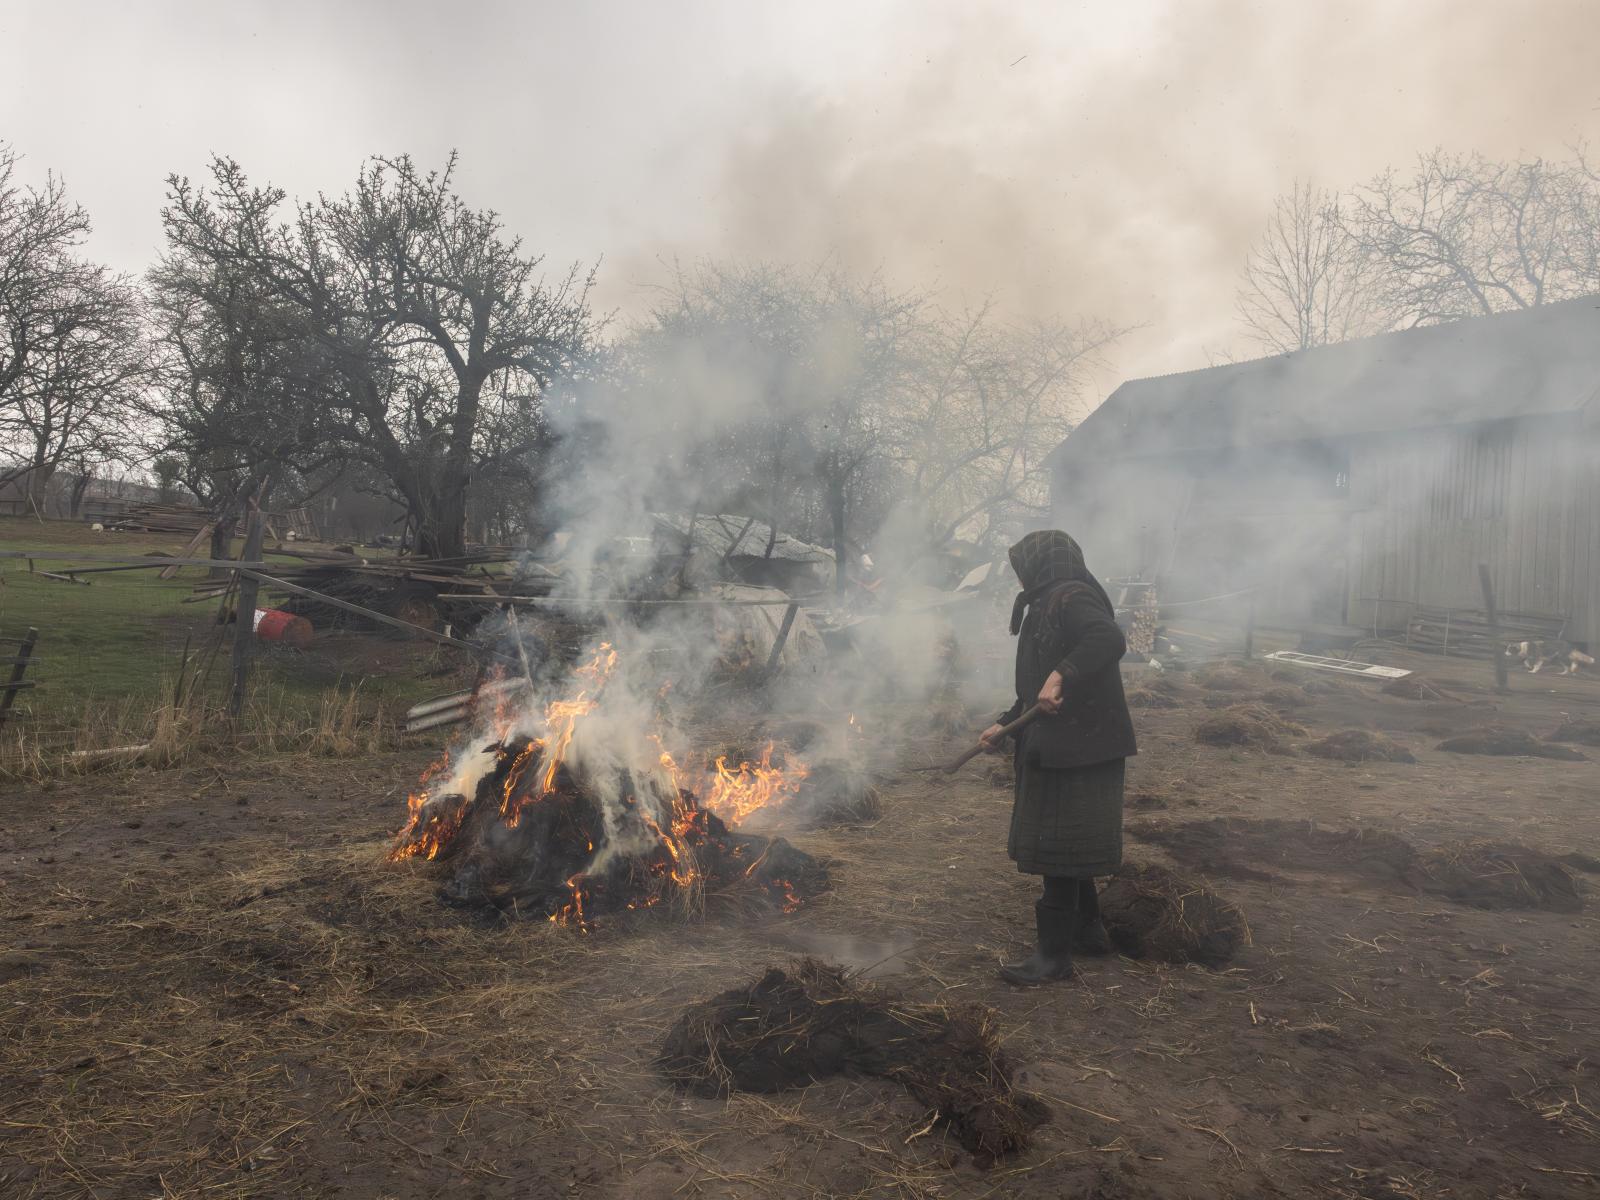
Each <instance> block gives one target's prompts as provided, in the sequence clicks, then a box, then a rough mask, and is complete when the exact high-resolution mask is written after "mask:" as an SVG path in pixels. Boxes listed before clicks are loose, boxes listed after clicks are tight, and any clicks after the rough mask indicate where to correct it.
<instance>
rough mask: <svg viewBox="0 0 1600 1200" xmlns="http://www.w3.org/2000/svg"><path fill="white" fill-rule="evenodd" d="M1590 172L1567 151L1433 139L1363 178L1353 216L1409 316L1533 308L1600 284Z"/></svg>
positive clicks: (1360, 239) (1391, 301)
mask: <svg viewBox="0 0 1600 1200" xmlns="http://www.w3.org/2000/svg"><path fill="white" fill-rule="evenodd" d="M1595 183H1596V181H1595V177H1594V175H1593V174H1592V173H1591V172H1589V171H1587V170H1586V168H1585V165H1584V163H1583V160H1582V157H1581V154H1580V155H1579V156H1578V158H1577V160H1576V161H1574V162H1570V163H1562V162H1547V161H1546V160H1544V159H1537V158H1536V159H1531V160H1528V161H1523V162H1511V163H1505V162H1495V161H1492V160H1490V159H1487V158H1485V157H1483V156H1482V155H1479V154H1473V155H1451V154H1446V153H1445V152H1444V151H1442V150H1434V151H1432V152H1430V153H1428V154H1424V155H1422V156H1420V157H1419V158H1418V160H1417V167H1416V170H1415V172H1414V173H1413V174H1412V175H1411V176H1410V177H1403V176H1401V175H1398V174H1397V173H1395V172H1393V171H1388V172H1385V173H1384V174H1382V175H1380V176H1378V178H1376V179H1375V180H1373V181H1372V183H1370V184H1369V185H1367V186H1366V187H1365V188H1361V189H1358V190H1357V191H1356V192H1355V194H1354V196H1353V198H1352V205H1351V209H1350V212H1349V219H1348V227H1349V229H1350V231H1351V234H1352V236H1353V237H1354V238H1355V240H1356V241H1357V243H1358V244H1359V245H1360V247H1361V249H1362V251H1363V252H1364V253H1365V254H1366V255H1368V256H1370V257H1371V258H1372V259H1373V260H1374V261H1375V262H1376V263H1378V264H1380V265H1381V268H1382V270H1381V273H1380V275H1379V283H1380V295H1381V297H1382V299H1383V302H1384V304H1385V305H1386V306H1387V307H1388V308H1389V309H1390V310H1392V311H1393V312H1395V313H1396V314H1398V315H1399V317H1400V319H1401V320H1402V321H1403V322H1404V323H1405V324H1428V323H1432V322H1436V321H1448V320H1453V319H1456V318H1458V317H1464V316H1475V315H1483V314H1487V313H1495V312H1504V311H1507V310H1509V309H1517V308H1530V307H1533V306H1535V305H1539V304H1548V303H1550V302H1552V301H1555V300H1563V299H1568V298H1570V297H1574V296H1579V295H1585V294H1588V293H1591V292H1594V291H1595V290H1597V289H1600V275H1597V273H1596V267H1597V265H1600V264H1597V261H1596V260H1597V246H1596V240H1595V237H1596V225H1595V206H1596V191H1595Z"/></svg>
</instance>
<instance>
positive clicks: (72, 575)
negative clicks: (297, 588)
mask: <svg viewBox="0 0 1600 1200" xmlns="http://www.w3.org/2000/svg"><path fill="white" fill-rule="evenodd" d="M13 555H14V556H7V557H5V558H0V659H4V660H5V661H6V663H7V664H9V665H7V666H3V667H0V689H4V688H5V686H6V680H7V678H8V672H11V671H15V670H17V669H18V668H17V665H16V664H15V660H16V659H17V658H18V656H19V653H18V651H19V646H20V644H21V642H22V641H23V640H24V639H25V638H27V637H28V632H29V630H36V631H37V634H36V639H35V642H34V645H33V648H32V653H31V655H30V656H29V661H28V662H27V663H26V664H24V665H22V666H21V671H22V679H21V682H22V684H23V686H22V687H21V688H19V689H17V690H16V691H15V692H14V693H13V700H12V704H11V706H10V709H9V711H8V712H7V713H6V714H5V715H4V718H3V725H0V746H3V745H11V746H13V747H15V746H16V745H18V744H21V743H27V744H29V745H32V746H35V747H37V746H45V747H51V748H60V747H70V746H72V745H74V744H75V743H77V742H83V741H105V740H108V739H109V740H117V739H128V738H131V739H134V740H136V741H137V740H143V739H144V738H145V737H147V736H148V735H149V732H150V730H151V728H152V727H153V726H154V724H155V723H156V722H157V721H158V719H159V717H160V715H161V714H162V713H171V712H173V711H178V710H182V711H185V712H188V713H195V714H200V713H204V714H211V715H215V714H225V713H226V712H227V709H228V700H229V696H230V692H231V689H232V685H233V672H232V662H231V660H232V653H233V641H234V635H235V633H236V631H237V630H238V629H239V628H240V625H239V620H240V618H239V614H238V613H237V607H238V593H237V590H236V589H235V588H234V587H233V586H232V579H231V576H232V575H233V573H232V572H228V571H221V572H214V571H212V570H208V569H207V568H204V567H189V568H184V569H181V570H178V571H176V572H168V574H171V577H170V578H162V577H161V576H162V574H163V572H162V571H160V570H159V569H154V568H152V569H139V570H107V569H105V567H106V566H107V565H108V564H106V563H103V562H98V561H96V562H93V563H92V565H90V566H87V567H86V566H85V565H84V559H85V557H88V556H77V557H76V558H69V557H68V556H67V555H64V554H55V555H47V554H44V553H42V552H38V553H34V554H33V557H31V558H30V557H28V552H13ZM137 563H138V559H137V558H130V559H129V560H128V561H127V563H126V564H125V565H130V566H131V565H136V564H137ZM281 599H283V597H280V596H276V595H274V594H273V593H272V592H271V589H266V590H264V591H263V593H262V596H261V598H260V599H259V600H258V602H257V608H258V609H260V610H266V611H274V610H273V609H272V605H273V604H274V603H276V602H278V601H280V600H281ZM245 620H247V621H249V622H250V624H249V625H248V626H245V627H246V628H250V629H252V630H254V629H255V626H256V619H254V618H252V617H249V616H247V617H245ZM361 625H362V623H361V622H359V621H355V620H352V621H340V622H336V623H334V622H330V623H327V624H325V625H324V627H322V628H310V627H307V626H305V625H300V624H296V623H291V622H287V621H284V620H283V619H282V618H281V617H277V616H274V617H271V618H268V619H267V620H264V621H262V622H261V627H260V630H259V636H253V637H252V638H251V640H250V644H249V648H250V671H249V674H248V682H247V688H246V692H245V695H244V703H245V710H246V711H245V713H244V720H245V723H246V725H249V724H251V723H255V724H261V723H263V722H276V723H277V724H278V725H280V726H282V727H292V726H296V725H298V726H302V727H310V726H311V725H313V724H315V722H316V721H317V720H318V719H319V716H320V715H321V714H324V713H325V712H326V710H327V708H328V705H329V703H330V702H331V701H333V700H335V699H337V700H338V701H339V702H340V703H341V704H342V705H344V706H345V707H346V708H352V707H353V708H354V709H358V710H359V711H360V714H361V716H360V719H363V720H372V721H385V720H387V721H389V722H391V723H393V722H394V721H396V720H397V719H398V717H399V715H400V714H401V713H403V711H404V710H405V708H406V707H408V706H409V705H410V704H413V703H415V702H416V701H418V700H420V699H424V698H428V697H430V696H436V695H439V694H441V693H449V692H452V691H456V690H459V689H460V688H462V687H465V686H470V684H471V681H472V678H473V676H474V674H475V670H476V664H475V662H474V660H473V656H472V655H471V653H470V652H468V651H466V650H464V649H462V648H459V647H455V646H450V645H439V644H436V643H433V642H428V641H424V640H418V639H417V638H414V637H411V636H408V635H407V634H406V633H405V632H403V631H400V630H397V629H392V628H387V627H381V626H380V627H367V628H363V627H360V626H361ZM305 635H309V636H305Z"/></svg>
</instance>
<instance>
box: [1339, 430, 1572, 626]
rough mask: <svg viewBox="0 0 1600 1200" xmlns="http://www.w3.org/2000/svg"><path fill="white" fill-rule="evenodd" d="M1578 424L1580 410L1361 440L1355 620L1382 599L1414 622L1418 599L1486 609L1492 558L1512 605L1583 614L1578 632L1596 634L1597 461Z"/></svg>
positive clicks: (1499, 586)
mask: <svg viewBox="0 0 1600 1200" xmlns="http://www.w3.org/2000/svg"><path fill="white" fill-rule="evenodd" d="M1577 433H1578V427H1577V422H1576V420H1575V419H1572V418H1545V419H1538V420H1532V419H1530V420H1523V421H1508V422H1499V423H1496V424H1494V425H1487V426H1476V427H1471V428H1460V429H1442V430H1432V431H1422V432H1417V433H1411V434H1408V435H1405V436H1404V437H1398V438H1396V437H1389V438H1382V439H1377V438H1374V439H1367V440H1364V441H1363V442H1362V443H1360V444H1359V445H1358V446H1357V447H1356V448H1355V449H1354V452H1353V454H1352V458H1353V468H1352V472H1351V475H1352V479H1351V491H1352V499H1353V506H1354V507H1355V508H1356V510H1357V514H1356V518H1355V521H1354V523H1353V531H1352V548H1351V563H1352V570H1351V583H1350V605H1349V607H1350V611H1351V613H1352V620H1353V621H1355V622H1356V623H1358V624H1366V623H1368V622H1369V621H1371V620H1372V606H1373V605H1374V603H1376V602H1379V601H1382V602H1383V603H1382V611H1381V612H1380V614H1379V619H1380V620H1379V623H1380V624H1385V625H1393V624H1395V623H1396V619H1397V618H1398V620H1401V621H1403V619H1404V614H1405V611H1406V610H1407V609H1408V608H1409V607H1410V605H1412V604H1426V605H1437V606H1441V607H1461V608H1474V607H1479V606H1480V605H1481V604H1482V598H1481V592H1480V589H1479V585H1478V577H1477V565H1478V564H1479V563H1480V562H1483V563H1488V564H1489V569H1490V571H1491V572H1492V574H1493V576H1494V581H1495V589H1496V592H1497V593H1498V596H1497V599H1498V600H1499V603H1500V605H1501V607H1503V608H1504V609H1506V610H1508V611H1519V612H1535V613H1551V614H1561V615H1563V616H1567V617H1569V618H1571V619H1572V621H1573V626H1572V629H1571V631H1570V636H1573V637H1589V636H1592V635H1593V627H1592V624H1590V622H1591V621H1592V618H1593V613H1592V609H1591V607H1590V606H1589V605H1588V604H1587V603H1585V602H1584V601H1583V600H1582V597H1583V596H1584V594H1585V593H1586V592H1591V591H1592V583H1593V574H1592V568H1591V567H1590V566H1589V565H1588V562H1587V561H1586V560H1585V561H1580V557H1579V543H1580V534H1581V535H1582V536H1583V537H1591V536H1592V535H1591V533H1590V532H1589V531H1587V530H1585V529H1583V528H1582V527H1583V526H1585V525H1587V524H1592V523H1593V515H1592V510H1593V508H1594V500H1593V498H1592V489H1593V487H1594V483H1593V479H1592V476H1593V475H1594V471H1593V470H1592V468H1590V467H1589V466H1588V464H1586V463H1585V462H1584V461H1583V453H1582V449H1583V448H1582V447H1581V446H1580V444H1579V442H1578V440H1577V436H1576V435H1577ZM1586 475H1587V476H1589V477H1590V481H1589V483H1587V484H1586V483H1585V482H1584V480H1585V476H1586ZM1586 487H1588V488H1590V489H1591V499H1590V500H1589V501H1588V504H1587V509H1588V512H1585V511H1584V509H1585V504H1584V500H1583V492H1584V490H1585V488H1586ZM1585 576H1587V577H1588V578H1585Z"/></svg>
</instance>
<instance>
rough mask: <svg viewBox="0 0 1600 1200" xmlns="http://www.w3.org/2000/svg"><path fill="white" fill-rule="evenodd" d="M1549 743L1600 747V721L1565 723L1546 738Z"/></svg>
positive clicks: (1568, 721)
mask: <svg viewBox="0 0 1600 1200" xmlns="http://www.w3.org/2000/svg"><path fill="white" fill-rule="evenodd" d="M1544 740H1545V741H1547V742H1577V743H1578V744H1579V745H1582V746H1600V721H1573V720H1567V721H1563V722H1562V723H1561V725H1560V727H1559V728H1558V729H1556V730H1555V732H1553V733H1547V734H1545V736H1544Z"/></svg>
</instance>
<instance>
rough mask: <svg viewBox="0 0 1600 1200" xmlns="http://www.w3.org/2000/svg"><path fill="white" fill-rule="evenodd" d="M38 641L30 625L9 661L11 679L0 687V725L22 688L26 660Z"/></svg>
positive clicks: (37, 632) (35, 631)
mask: <svg viewBox="0 0 1600 1200" xmlns="http://www.w3.org/2000/svg"><path fill="white" fill-rule="evenodd" d="M38 641H39V631H38V630H37V629H34V628H33V627H31V626H30V627H29V629H28V635H27V636H26V637H25V638H23V639H22V642H21V646H20V648H19V649H18V650H17V657H16V658H15V659H14V660H13V661H12V663H11V679H10V680H9V681H8V682H7V683H6V685H5V687H4V688H3V689H0V725H4V724H5V723H6V714H8V713H9V712H10V711H11V702H12V701H13V700H15V699H16V698H17V693H18V692H19V691H21V690H22V677H23V676H24V675H26V674H27V673H28V660H29V659H31V658H32V657H33V647H34V646H35V644H37V642H38Z"/></svg>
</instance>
